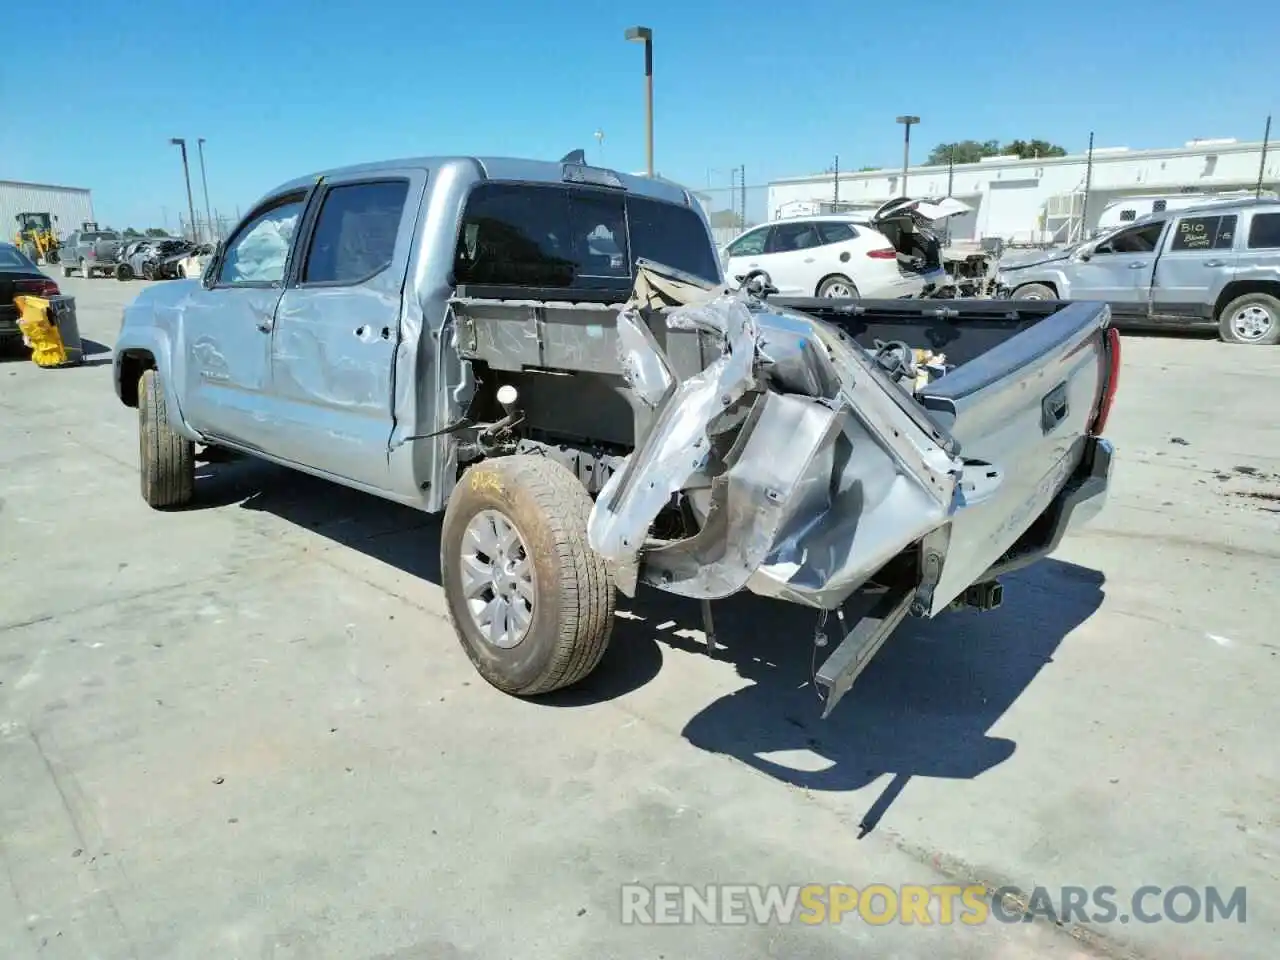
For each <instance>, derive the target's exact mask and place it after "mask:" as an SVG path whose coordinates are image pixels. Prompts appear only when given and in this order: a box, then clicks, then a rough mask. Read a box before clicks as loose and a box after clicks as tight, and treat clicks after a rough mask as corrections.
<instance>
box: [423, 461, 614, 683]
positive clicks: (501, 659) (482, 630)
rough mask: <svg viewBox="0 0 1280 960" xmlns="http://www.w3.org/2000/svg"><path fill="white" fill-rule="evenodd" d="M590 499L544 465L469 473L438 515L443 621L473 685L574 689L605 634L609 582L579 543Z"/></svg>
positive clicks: (495, 464)
mask: <svg viewBox="0 0 1280 960" xmlns="http://www.w3.org/2000/svg"><path fill="white" fill-rule="evenodd" d="M590 513H591V498H590V497H589V496H587V492H586V489H585V488H584V487H583V486H582V484H581V483H580V482H579V480H578V478H577V477H575V476H574V475H573V474H572V473H570V472H569V471H568V470H567V469H565V468H564V467H562V466H561V465H560V464H558V463H555V462H554V461H551V460H547V459H545V458H544V457H528V456H517V457H497V458H495V459H492V460H486V461H484V462H483V463H479V464H476V465H475V466H473V467H471V469H469V470H468V471H467V472H466V473H465V474H463V476H462V478H461V479H460V480H459V481H458V484H457V486H456V487H455V488H454V490H453V493H452V495H451V496H450V498H449V505H448V508H447V509H446V510H445V514H444V529H443V532H442V536H441V541H440V570H441V574H442V577H441V579H442V582H443V584H444V591H445V600H446V603H447V605H448V610H449V618H450V620H451V621H452V623H453V627H454V630H455V632H456V633H457V635H458V639H459V641H460V642H461V644H462V648H463V649H464V650H465V651H466V653H467V656H468V657H469V658H470V659H471V662H472V663H473V664H474V665H475V667H476V669H477V670H478V671H479V673H480V675H481V676H482V677H484V678H485V680H487V681H488V682H489V683H491V684H493V686H495V687H497V688H498V689H499V690H502V691H504V692H506V693H511V694H516V695H518V696H532V695H535V694H540V693H547V692H549V691H552V690H557V689H560V688H562V687H567V686H569V685H571V684H574V683H577V682H578V681H580V680H582V679H583V678H584V677H586V676H587V675H588V674H589V673H591V671H592V670H594V669H595V668H596V665H597V664H599V662H600V658H601V657H602V656H604V651H605V648H606V647H607V646H608V643H609V635H610V633H611V632H612V630H613V608H614V589H613V580H612V578H611V577H610V576H609V572H608V570H607V569H606V567H605V565H604V561H603V560H601V558H600V557H599V555H598V554H596V553H595V551H594V550H592V549H591V546H590V545H589V544H588V542H587V517H588V516H589V515H590Z"/></svg>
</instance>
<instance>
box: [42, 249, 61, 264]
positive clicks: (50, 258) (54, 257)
mask: <svg viewBox="0 0 1280 960" xmlns="http://www.w3.org/2000/svg"><path fill="white" fill-rule="evenodd" d="M61 259H62V258H61V257H60V256H58V251H57V250H50V251H49V252H48V253H46V254H45V255H44V262H45V263H47V264H49V266H51V267H52V266H57V264H58V261H59V260H61Z"/></svg>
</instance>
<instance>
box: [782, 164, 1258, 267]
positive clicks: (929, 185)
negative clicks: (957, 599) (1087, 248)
mask: <svg viewBox="0 0 1280 960" xmlns="http://www.w3.org/2000/svg"><path fill="white" fill-rule="evenodd" d="M1261 162H1262V142H1261V141H1258V142H1255V143H1241V142H1239V141H1236V140H1230V139H1228V140H1191V141H1189V142H1188V143H1187V144H1186V145H1184V146H1182V147H1174V148H1169V149H1161V150H1130V149H1129V148H1128V147H1095V148H1094V150H1093V165H1092V171H1090V170H1089V163H1088V157H1087V155H1086V154H1071V155H1069V156H1065V157H1052V158H1048V159H1037V160H1023V159H1021V158H1019V157H1016V156H1013V157H990V158H988V159H985V160H982V161H980V162H978V163H965V164H957V165H956V166H955V167H954V168H953V169H952V170H951V171H950V181H951V182H950V189H948V179H949V171H948V168H947V167H946V166H927V167H926V166H921V167H911V168H909V169H908V171H907V184H906V187H907V189H906V193H907V195H908V196H913V197H945V196H948V195H950V196H954V197H957V198H959V199H960V200H963V201H964V202H966V203H968V204H969V205H970V206H972V207H973V208H974V210H973V212H972V213H970V214H966V215H965V216H963V217H956V218H955V219H954V220H952V221H951V223H950V226H951V236H952V238H953V239H956V240H980V239H982V238H983V237H999V238H1001V239H1003V240H1004V241H1005V242H1021V243H1051V242H1067V241H1069V240H1074V239H1077V238H1078V237H1079V236H1081V232H1082V230H1083V235H1085V236H1087V235H1088V234H1089V232H1090V231H1092V230H1093V228H1094V227H1096V226H1097V223H1098V217H1099V216H1100V215H1101V214H1102V211H1103V210H1104V209H1105V208H1106V207H1107V205H1108V204H1110V203H1112V202H1113V201H1115V200H1118V199H1120V198H1123V197H1129V196H1136V195H1148V196H1149V195H1151V194H1157V193H1187V192H1195V193H1218V192H1222V191H1227V190H1241V189H1250V190H1251V189H1253V188H1254V187H1255V185H1256V184H1257V181H1258V170H1259V165H1260V163H1261ZM1086 177H1088V181H1089V186H1088V196H1087V197H1086V195H1085V182H1086ZM1277 185H1280V143H1276V142H1272V143H1271V144H1270V146H1269V148H1268V150H1267V154H1266V169H1265V171H1264V173H1263V187H1264V189H1275V188H1276V187H1277ZM902 194H903V189H902V170H901V169H897V170H890V169H884V170H871V171H867V172H865V173H843V172H842V173H841V174H840V190H839V195H838V197H837V195H836V190H835V182H834V179H833V177H832V174H830V173H825V174H818V175H815V176H809V177H790V178H787V179H784V180H776V181H774V182H772V183H770V184H769V200H768V203H769V207H768V210H769V217H770V219H776V218H779V217H785V216H787V215H788V214H789V213H790V212H792V211H799V210H802V209H804V207H805V206H806V205H808V204H813V203H824V204H830V203H831V202H833V201H835V200H837V199H838V201H839V202H840V203H841V204H852V205H854V206H855V207H859V208H864V207H866V206H876V205H879V204H880V203H883V202H884V201H886V200H889V199H891V198H893V197H897V196H901V195H902Z"/></svg>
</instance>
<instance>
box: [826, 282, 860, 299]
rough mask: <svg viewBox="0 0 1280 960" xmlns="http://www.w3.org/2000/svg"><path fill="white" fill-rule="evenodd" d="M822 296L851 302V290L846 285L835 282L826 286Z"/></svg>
mask: <svg viewBox="0 0 1280 960" xmlns="http://www.w3.org/2000/svg"><path fill="white" fill-rule="evenodd" d="M822 295H823V296H824V297H831V298H832V299H836V300H851V299H853V290H852V289H851V288H850V287H849V285H848V284H847V283H842V282H841V281H839V280H836V281H835V282H834V283H829V284H827V287H826V289H825V290H824V291H823V294H822Z"/></svg>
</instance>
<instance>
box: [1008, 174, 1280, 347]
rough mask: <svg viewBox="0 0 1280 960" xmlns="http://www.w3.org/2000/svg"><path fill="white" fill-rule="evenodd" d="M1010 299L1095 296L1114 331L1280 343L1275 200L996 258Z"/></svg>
mask: <svg viewBox="0 0 1280 960" xmlns="http://www.w3.org/2000/svg"><path fill="white" fill-rule="evenodd" d="M996 283H997V285H998V286H999V287H1000V288H1002V289H1003V290H1004V291H1005V292H1007V293H1008V294H1009V295H1010V296H1012V297H1013V298H1014V299H1016V300H1052V299H1061V300H1102V301H1105V302H1106V303H1107V304H1109V305H1110V307H1111V313H1112V316H1113V317H1114V318H1115V323H1116V325H1117V326H1118V327H1121V328H1123V327H1132V328H1161V327H1163V328H1188V329H1197V328H1205V329H1210V330H1213V329H1216V330H1217V331H1218V335H1219V337H1220V338H1221V339H1222V340H1224V341H1226V342H1228V343H1248V344H1257V345H1266V344H1275V343H1280V200H1275V199H1253V198H1245V199H1243V200H1231V201H1226V202H1215V203H1212V204H1208V205H1201V206H1196V207H1183V208H1180V209H1178V210H1170V211H1164V212H1161V213H1153V214H1148V215H1147V216H1145V217H1142V218H1141V219H1138V220H1135V221H1133V222H1132V223H1129V224H1125V225H1123V226H1122V227H1120V228H1118V229H1116V230H1112V231H1110V232H1109V233H1106V234H1104V235H1103V236H1101V237H1098V238H1097V239H1094V240H1091V241H1088V242H1086V243H1081V244H1077V245H1075V246H1073V247H1067V248H1064V249H1061V250H1050V251H1046V252H1044V253H1040V254H1033V255H1031V256H1026V255H1024V256H1022V257H1020V258H1018V259H1012V258H1010V259H1007V260H1002V261H1001V263H1000V268H999V272H998V274H997V277H996Z"/></svg>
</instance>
